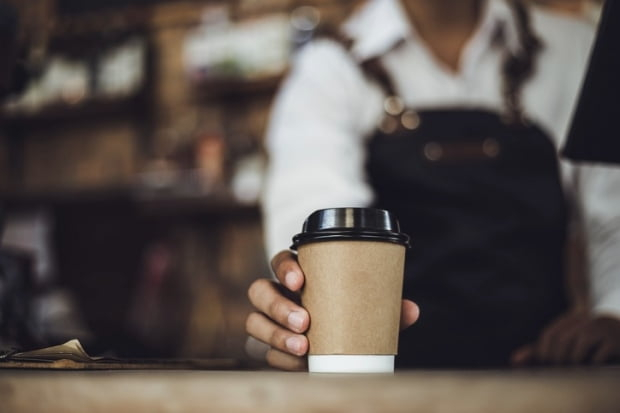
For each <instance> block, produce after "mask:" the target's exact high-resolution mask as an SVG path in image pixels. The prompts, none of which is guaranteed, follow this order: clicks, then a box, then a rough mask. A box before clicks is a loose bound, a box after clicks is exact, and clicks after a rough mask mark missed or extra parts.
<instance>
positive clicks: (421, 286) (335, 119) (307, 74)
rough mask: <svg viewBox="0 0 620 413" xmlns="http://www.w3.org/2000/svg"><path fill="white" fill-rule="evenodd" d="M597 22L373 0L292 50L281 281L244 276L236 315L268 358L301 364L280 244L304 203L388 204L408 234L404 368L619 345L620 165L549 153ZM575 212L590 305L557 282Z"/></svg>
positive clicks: (273, 193) (275, 181) (269, 193)
mask: <svg viewBox="0 0 620 413" xmlns="http://www.w3.org/2000/svg"><path fill="white" fill-rule="evenodd" d="M593 32H594V30H593V28H592V27H591V26H590V25H588V24H587V23H585V22H580V21H577V20H571V19H568V18H564V17H560V16H556V15H553V14H550V13H549V12H546V11H543V10H539V9H536V8H528V7H526V6H525V5H524V4H523V3H522V2H520V1H501V0H487V1H484V0H402V1H398V0H370V1H368V2H367V3H366V4H365V5H364V6H363V7H362V8H361V9H360V10H359V11H358V12H357V13H356V14H355V15H354V16H352V17H351V18H350V19H349V20H348V22H347V23H346V24H345V25H344V26H343V29H342V34H343V36H334V37H333V38H332V39H322V40H317V41H315V42H314V43H313V44H311V45H309V46H307V47H306V48H304V49H303V50H302V51H301V53H300V55H299V56H298V57H297V59H296V62H295V65H294V68H293V70H292V72H291V74H290V76H289V78H288V79H287V80H286V82H285V83H284V84H283V87H282V89H281V91H280V93H279V96H278V98H277V102H276V105H275V107H274V111H273V114H272V119H271V125H270V130H269V132H268V140H267V149H268V152H269V155H270V171H269V176H268V183H267V187H266V191H265V195H264V205H263V210H264V218H265V227H266V234H267V235H266V239H267V245H268V250H269V254H270V256H275V258H274V259H273V260H272V267H273V270H274V273H275V275H276V277H277V281H270V280H267V279H260V280H257V281H255V282H254V283H253V284H252V286H251V287H250V289H249V297H250V301H251V302H252V304H253V305H254V306H255V307H256V312H254V313H252V314H251V315H250V316H249V317H248V319H247V331H248V333H249V335H250V336H251V338H252V339H254V340H258V341H261V342H263V343H266V344H267V345H268V347H269V350H268V351H267V352H266V358H267V361H268V362H269V363H270V364H271V365H272V366H274V367H278V368H283V369H303V368H304V367H305V364H304V363H305V358H304V356H305V354H306V352H307V350H308V342H307V340H306V337H305V336H304V334H303V333H304V332H305V331H306V329H307V328H308V325H309V322H310V320H309V316H308V313H307V312H306V311H305V310H304V309H303V307H301V306H300V305H299V304H297V302H296V300H295V293H297V292H299V291H300V289H301V288H302V287H303V283H304V277H303V272H302V271H301V269H300V267H299V265H298V264H297V262H296V259H295V256H294V255H293V254H292V253H291V252H288V251H286V248H287V247H288V246H289V245H290V241H291V237H292V235H294V234H295V233H297V232H299V229H300V226H301V223H302V222H303V220H304V218H305V217H306V216H308V215H309V214H310V213H311V212H312V211H313V210H316V209H321V208H327V207H338V206H376V207H380V208H383V209H388V210H390V211H392V212H394V213H395V214H396V216H398V218H399V219H400V221H401V227H402V229H403V231H404V232H406V233H409V234H410V235H411V236H412V238H413V240H414V243H415V247H414V248H413V249H412V250H411V251H410V253H409V256H408V259H407V268H406V275H405V285H404V298H405V300H404V301H403V317H402V327H403V328H405V329H404V330H403V331H402V332H401V337H400V343H399V356H398V358H397V367H405V368H406V367H484V366H508V365H510V364H511V363H512V364H527V363H532V362H542V363H551V362H552V363H582V362H605V361H609V360H612V359H613V358H614V357H618V356H620V256H619V255H618V254H617V251H620V208H618V205H620V194H619V192H620V172H619V171H618V170H617V169H614V168H611V167H609V168H605V167H603V166H600V165H587V166H580V167H576V166H574V165H569V164H568V163H566V162H564V161H562V162H560V161H559V160H558V157H557V152H558V148H559V147H560V146H561V145H562V139H563V137H564V136H565V134H566V130H567V127H568V123H569V120H570V116H571V111H572V107H573V104H574V101H575V99H576V95H577V92H578V90H579V85H580V81H581V78H582V75H583V72H584V68H585V65H586V62H587V58H588V51H589V47H590V45H591V42H592V39H593ZM377 125H378V126H377ZM567 198H570V199H571V202H570V203H569V202H567ZM569 205H570V206H572V208H569ZM578 219H579V220H578ZM575 223H579V224H581V223H583V224H584V226H585V228H586V232H585V240H586V243H587V251H588V253H589V257H590V260H589V266H588V267H589V268H588V273H589V276H590V278H589V280H590V286H591V294H590V296H591V303H590V305H589V306H588V308H587V311H584V310H581V311H577V310H576V309H575V308H574V306H571V304H572V303H569V302H567V298H566V294H565V278H566V276H565V273H566V268H565V266H564V263H565V255H566V245H567V239H568V236H569V229H570V228H575V227H579V225H577V224H575ZM569 224H570V225H569ZM280 250H285V251H284V252H280V253H277V251H280ZM276 253H277V254H276ZM414 302H415V303H417V305H416V304H414ZM418 305H419V308H420V309H421V316H420V318H419V320H418V321H417V322H416V319H417V318H418V313H419V310H418ZM414 322H415V325H413V326H411V327H409V326H410V325H412V324H413V323H414ZM406 327H408V328H406Z"/></svg>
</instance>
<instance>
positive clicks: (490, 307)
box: [367, 109, 567, 367]
mask: <svg viewBox="0 0 620 413" xmlns="http://www.w3.org/2000/svg"><path fill="white" fill-rule="evenodd" d="M405 113H407V115H405V116H408V117H409V123H408V125H409V126H410V127H415V128H414V129H413V130H410V129H406V128H403V127H400V128H399V129H398V130H397V131H395V132H392V133H389V134H386V133H384V132H378V133H377V134H376V136H374V138H372V139H371V140H370V142H369V145H368V163H367V172H368V176H369V179H370V182H371V184H372V187H373V189H374V191H375V194H376V202H375V206H376V207H380V208H384V209H388V210H390V211H392V212H394V213H395V214H396V216H397V217H398V218H399V220H400V222H401V228H402V230H403V231H405V232H406V233H408V234H409V235H410V236H411V238H412V240H413V247H412V248H411V250H410V251H409V253H408V257H407V261H406V276H405V285H404V297H406V298H409V299H411V300H414V301H415V302H417V303H418V305H419V306H420V309H421V317H420V319H419V321H418V322H417V323H416V324H415V325H414V326H412V327H410V328H409V329H407V330H405V331H403V332H401V336H400V347H399V356H398V358H397V365H398V366H399V367H413V366H434V367H441V366H450V367H458V366H462V367H484V366H501V365H505V364H507V363H508V360H509V356H510V353H511V352H512V351H513V350H514V349H516V348H517V347H518V346H520V345H523V344H526V343H528V342H531V341H534V340H535V339H536V338H537V336H538V334H539V332H540V330H541V329H542V328H543V327H544V326H545V325H546V324H547V323H549V322H550V321H551V320H552V319H553V318H554V317H555V316H557V315H558V314H559V313H560V312H561V311H563V310H564V308H565V294H564V288H563V260H564V244H565V230H566V216H567V213H566V203H565V199H564V195H563V192H562V188H561V182H560V177H559V173H558V164H557V157H556V150H555V147H554V145H553V143H552V142H551V140H550V139H549V137H548V136H547V135H546V134H545V133H544V132H543V131H542V130H541V129H540V128H538V127H536V126H535V125H529V126H520V125H517V126H515V125H512V126H511V125H507V124H505V123H504V122H503V121H502V119H501V117H500V116H498V115H497V114H494V113H490V112H486V111H482V110H463V109H451V110H433V111H422V112H419V113H417V114H415V113H413V112H406V111H405ZM416 116H417V117H416ZM395 118H397V117H395ZM411 119H414V121H413V122H411ZM403 123H405V124H407V121H406V120H405V121H404V122H403Z"/></svg>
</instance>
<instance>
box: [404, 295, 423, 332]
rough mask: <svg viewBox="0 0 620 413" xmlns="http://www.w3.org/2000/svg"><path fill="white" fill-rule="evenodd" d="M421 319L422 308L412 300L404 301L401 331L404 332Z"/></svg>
mask: <svg viewBox="0 0 620 413" xmlns="http://www.w3.org/2000/svg"><path fill="white" fill-rule="evenodd" d="M418 317H420V308H419V307H418V305H417V304H416V303H414V302H413V301H411V300H403V304H402V307H401V312H400V329H401V330H404V329H406V328H407V327H410V326H411V325H412V324H413V323H415V322H416V321H417V320H418Z"/></svg>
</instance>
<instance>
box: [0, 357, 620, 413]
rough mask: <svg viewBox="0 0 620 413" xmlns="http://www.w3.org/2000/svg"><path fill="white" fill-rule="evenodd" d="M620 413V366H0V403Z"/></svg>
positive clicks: (94, 408)
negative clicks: (366, 370)
mask: <svg viewBox="0 0 620 413" xmlns="http://www.w3.org/2000/svg"><path fill="white" fill-rule="evenodd" d="M104 411H105V412H114V413H124V412H131V413H141V412H149V413H154V412H175V413H176V412H218V413H226V412H235V413H243V412H268V413H278V412H282V413H284V412H286V413H291V412H302V413H303V412H322V413H327V412H341V411H342V412H356V413H358V412H381V413H390V412H431V413H433V412H438V413H443V412H450V413H452V412H472V413H474V412H475V413H486V412H489V413H490V412H493V413H498V412H528V413H529V412H531V413H555V412H557V413H572V412H587V413H607V412H609V413H618V412H620V368H618V367H608V368H600V369H551V370H547V369H545V370H519V371H409V372H397V373H396V374H395V375H368V376H364V375H309V374H307V373H284V372H274V371H253V372H249V371H248V372H246V371H160V370H158V371H136V370H132V371H118V370H117V371H49V370H48V371H36V370H0V412H2V413H21V412H29V413H30V412H46V413H73V412H88V413H95V412H104Z"/></svg>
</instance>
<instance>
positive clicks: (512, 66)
mask: <svg viewBox="0 0 620 413" xmlns="http://www.w3.org/2000/svg"><path fill="white" fill-rule="evenodd" d="M509 4H510V7H511V8H512V11H513V14H514V16H515V21H516V25H517V33H518V36H519V46H520V47H519V50H517V51H516V52H513V53H511V52H509V53H507V55H506V58H505V59H504V62H503V65H502V72H503V86H502V93H503V98H504V103H505V105H506V116H507V120H508V121H510V122H512V123H519V122H523V121H524V119H523V108H522V106H521V91H522V89H523V86H524V85H525V83H526V81H527V80H528V79H529V78H530V77H531V76H532V75H533V74H534V69H535V66H536V59H537V58H538V54H539V52H540V51H541V50H542V47H543V44H542V41H541V40H540V39H539V38H538V37H537V36H536V34H535V33H534V32H533V31H532V27H531V24H530V14H529V11H528V9H527V7H526V6H525V4H524V3H523V1H522V0H511V1H510V2H509Z"/></svg>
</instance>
